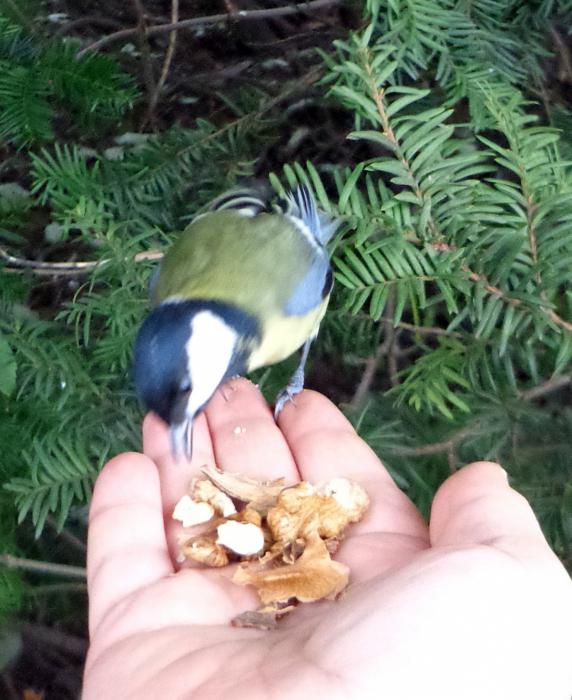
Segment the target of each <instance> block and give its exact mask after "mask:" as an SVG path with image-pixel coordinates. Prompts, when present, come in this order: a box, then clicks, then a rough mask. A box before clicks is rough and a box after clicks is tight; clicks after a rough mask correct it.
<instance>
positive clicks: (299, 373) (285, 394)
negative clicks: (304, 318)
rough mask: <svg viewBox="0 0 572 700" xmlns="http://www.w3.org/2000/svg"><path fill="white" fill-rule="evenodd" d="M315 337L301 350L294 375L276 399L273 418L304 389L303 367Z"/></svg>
mask: <svg viewBox="0 0 572 700" xmlns="http://www.w3.org/2000/svg"><path fill="white" fill-rule="evenodd" d="M314 337H315V336H312V337H311V338H309V339H308V340H307V341H306V342H305V343H304V347H303V348H302V354H301V356H300V362H299V363H298V366H297V367H296V369H295V370H294V374H293V375H292V376H291V377H290V380H289V381H288V384H286V386H285V387H284V389H282V391H281V392H280V393H279V394H278V396H277V397H276V403H275V406H274V418H278V416H279V414H280V411H281V410H282V409H283V408H284V406H285V405H286V404H287V403H288V401H293V400H294V396H296V394H299V393H300V392H301V391H302V389H303V388H304V367H305V365H306V360H307V359H308V353H309V352H310V345H312V341H313V340H314Z"/></svg>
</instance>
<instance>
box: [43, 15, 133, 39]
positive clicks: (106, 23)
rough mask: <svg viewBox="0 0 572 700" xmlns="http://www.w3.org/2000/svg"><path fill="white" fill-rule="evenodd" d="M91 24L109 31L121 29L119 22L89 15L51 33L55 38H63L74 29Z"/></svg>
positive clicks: (63, 25) (67, 23)
mask: <svg viewBox="0 0 572 700" xmlns="http://www.w3.org/2000/svg"><path fill="white" fill-rule="evenodd" d="M92 24H95V25H99V26H100V27H107V28H109V29H117V28H118V27H121V22H119V21H118V20H116V19H113V18H111V17H99V16H98V15H89V16H88V17H80V18H79V19H74V20H72V21H71V22H66V23H65V24H62V26H61V27H59V28H58V29H57V31H55V32H54V33H53V36H55V37H61V36H65V35H66V34H71V32H74V31H75V30H76V29H81V28H82V27H89V26H91V25H92Z"/></svg>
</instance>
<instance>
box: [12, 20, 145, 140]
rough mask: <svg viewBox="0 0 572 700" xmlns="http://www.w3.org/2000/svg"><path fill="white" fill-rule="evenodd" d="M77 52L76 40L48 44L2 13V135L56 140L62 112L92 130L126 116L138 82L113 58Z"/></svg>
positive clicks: (99, 128)
mask: <svg viewBox="0 0 572 700" xmlns="http://www.w3.org/2000/svg"><path fill="white" fill-rule="evenodd" d="M77 51H78V45H77V44H75V43H74V42H70V41H67V42H66V41H61V42H52V43H50V44H48V45H46V46H44V45H43V44H42V42H41V41H40V40H39V39H36V38H33V37H32V36H31V35H29V34H28V33H27V31H26V30H25V29H23V28H22V27H21V26H19V25H17V24H13V23H12V22H11V21H10V20H9V19H7V18H6V17H5V16H3V15H2V14H0V138H2V139H5V140H8V141H11V142H12V143H14V144H15V145H17V146H20V147H23V146H29V145H30V144H36V143H42V142H47V141H50V140H52V139H53V136H54V132H53V123H54V119H55V117H56V116H57V115H59V114H61V113H64V114H68V115H69V116H70V117H71V119H72V120H74V121H79V122H80V123H81V125H82V130H83V131H90V132H91V131H93V130H94V129H95V128H97V130H98V131H101V130H102V128H105V127H106V126H108V125H110V124H112V123H114V122H118V121H119V120H120V119H121V117H122V115H123V114H124V113H125V111H126V110H127V109H128V108H129V107H130V106H131V105H132V103H133V100H134V98H135V96H136V92H135V90H134V88H133V86H132V81H131V80H130V78H129V77H128V76H127V75H126V74H125V73H123V72H122V71H121V70H120V69H119V67H118V65H117V63H116V62H115V61H114V60H112V59H110V58H108V57H107V56H99V55H96V54H88V55H87V56H83V57H81V58H77Z"/></svg>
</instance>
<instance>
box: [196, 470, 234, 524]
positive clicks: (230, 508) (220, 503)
mask: <svg viewBox="0 0 572 700" xmlns="http://www.w3.org/2000/svg"><path fill="white" fill-rule="evenodd" d="M191 495H192V497H193V501H198V502H199V503H209V504H210V505H211V506H212V507H213V508H214V509H215V511H216V513H217V514H218V515H222V516H223V518H228V517H229V515H234V514H235V513H236V507H235V505H234V503H233V502H232V499H231V498H229V497H228V496H227V495H226V493H224V492H223V491H221V490H220V489H218V488H217V487H216V486H215V485H214V484H213V482H212V481H211V480H210V479H207V478H206V477H201V478H199V479H194V480H193V483H192V486H191Z"/></svg>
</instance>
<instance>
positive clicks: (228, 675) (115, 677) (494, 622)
mask: <svg viewBox="0 0 572 700" xmlns="http://www.w3.org/2000/svg"><path fill="white" fill-rule="evenodd" d="M224 391H225V396H226V399H225V398H223V397H222V396H221V393H220V392H217V394H216V396H215V397H214V398H213V399H212V400H211V402H210V404H209V406H208V408H207V410H206V412H205V414H204V415H202V416H200V417H199V418H198V419H197V420H196V422H195V427H194V441H193V449H194V455H193V460H192V463H191V464H190V465H186V466H182V465H180V464H174V463H173V461H172V459H171V456H170V443H169V437H168V432H167V428H166V427H165V426H164V425H163V424H162V423H161V422H160V421H159V419H158V418H156V417H154V416H153V415H149V416H147V418H146V419H145V422H144V425H143V445H144V452H145V456H144V455H141V454H137V453H126V454H122V455H119V456H118V457H115V458H114V459H112V460H111V461H110V462H109V463H108V464H107V465H106V466H105V468H104V469H103V471H102V473H101V474H100V476H99V478H98V480H97V483H96V486H95V491H94V495H93V501H92V506H91V513H90V527H89V538H88V582H89V592H90V634H91V648H90V651H89V654H88V659H87V663H86V670H85V682H84V693H83V700H115V699H116V698H118V699H119V698H120V699H121V700H128V699H129V698H144V699H145V700H155V698H161V700H162V699H163V698H165V699H168V700H178V699H182V698H192V699H193V700H203V699H204V700H207V699H208V700H219V699H222V698H225V699H226V698H231V699H232V700H243V699H246V698H248V700H261V699H262V698H277V699H280V700H283V699H284V700H286V699H294V698H306V697H313V696H315V695H316V694H318V693H320V694H321V695H322V696H323V697H324V699H327V700H342V699H344V700H345V699H349V698H355V699H356V700H368V699H369V698H376V700H377V699H383V700H417V699H418V698H424V699H425V700H433V699H434V700H449V699H450V700H473V699H474V700H477V699H478V700H485V699H486V700H497V699H498V700H513V699H514V700H529V699H530V700H569V698H570V693H571V691H572V667H571V664H570V630H572V584H571V582H570V579H569V578H568V576H567V574H566V572H565V570H564V568H563V567H562V565H561V564H560V563H559V561H558V560H557V558H556V557H555V556H554V554H553V553H552V552H551V551H550V549H549V547H548V545H547V543H546V541H545V539H544V537H543V535H542V533H541V531H540V528H539V526H538V523H537V521H536V519H535V517H534V515H533V513H532V510H531V508H530V506H529V505H528V503H527V501H526V500H525V499H524V498H523V497H522V496H520V495H519V494H518V493H516V492H515V491H513V490H512V489H511V488H510V487H509V486H508V483H507V480H506V475H505V472H504V471H503V470H502V469H501V468H500V467H499V466H498V465H495V464H492V463H488V462H478V463H475V464H472V465H469V466H468V467H465V468H464V469H461V470H460V471H459V472H457V473H456V474H454V475H453V476H451V477H450V478H449V479H447V481H446V482H445V483H444V484H443V485H442V487H441V488H440V489H439V491H438V493H437V495H436V497H435V500H434V503H433V507H432V513H431V520H430V523H429V526H427V524H426V523H425V522H424V521H423V519H422V518H421V516H420V514H419V513H418V511H417V510H416V508H415V507H414V506H413V504H412V503H411V502H410V501H409V499H408V498H407V497H406V496H405V495H404V494H403V493H402V492H401V491H400V490H399V489H398V488H397V486H396V485H395V483H394V482H393V480H392V479H391V477H390V476H389V474H388V472H387V471H386V470H385V469H384V467H383V466H382V465H381V463H380V462H379V460H378V459H377V457H376V456H375V455H374V454H373V452H372V451H371V450H370V449H369V448H368V447H367V445H366V444H365V443H364V442H363V441H362V440H361V439H360V438H359V437H358V436H357V435H356V433H355V432H354V430H353V428H352V427H351V425H350V424H349V423H348V421H347V420H346V419H345V418H344V417H343V416H342V414H341V413H340V412H339V411H338V410H337V409H336V408H335V407H334V406H333V404H331V403H330V402H329V401H328V400H327V399H325V398H324V397H323V396H321V395H319V394H316V393H314V392H310V391H305V392H303V393H302V394H300V395H298V396H297V397H296V405H288V406H286V408H285V409H284V411H283V412H282V413H281V415H280V417H279V420H278V426H277V425H276V424H275V423H274V419H273V416H272V413H271V412H270V410H269V409H268V407H267V406H266V404H265V402H264V400H263V398H262V396H261V394H260V393H259V392H258V390H257V389H256V388H255V387H254V386H253V385H251V384H250V383H248V382H246V381H245V380H233V381H232V382H231V383H230V384H229V385H227V386H226V387H225V389H224ZM237 425H238V426H242V427H244V428H245V429H246V430H244V431H235V430H234V428H235V427H236V426H237ZM215 463H216V464H217V465H218V466H219V467H221V468H222V469H224V470H229V471H235V472H241V473H243V474H248V475H251V476H255V477H258V478H265V479H271V478H278V477H280V476H283V477H285V479H286V481H287V482H291V483H294V482H296V481H298V480H299V479H306V480H308V481H312V482H317V481H321V480H326V479H328V478H331V477H333V476H346V477H348V478H351V479H353V480H355V481H357V482H359V483H360V484H361V485H363V486H364V488H365V489H366V490H367V492H368V494H369V496H370V498H371V506H370V509H369V511H368V513H367V514H366V516H365V518H364V519H363V520H362V521H361V522H360V523H358V524H357V525H354V526H352V527H350V529H349V530H348V534H347V538H346V539H345V540H344V542H343V544H342V546H341V548H340V549H339V551H338V553H337V554H336V559H339V560H341V561H343V562H345V563H346V564H348V565H349V566H350V569H351V574H350V587H349V588H348V589H347V592H345V594H344V595H343V596H342V597H341V598H340V599H339V600H338V601H335V602H334V601H320V602H316V603H312V604H306V605H301V606H299V607H298V608H297V609H296V610H295V611H294V612H293V613H291V614H290V615H289V616H287V617H286V618H284V619H283V620H281V621H280V623H279V626H278V629H277V630H274V631H271V632H265V631H259V630H253V629H240V628H233V627H231V626H230V624H229V621H230V620H231V619H232V618H233V617H234V616H235V615H237V614H238V613H241V612H243V611H245V610H247V609H253V608H255V607H257V599H256V596H255V594H254V592H253V591H252V590H251V589H250V588H249V587H246V588H243V587H239V586H236V585H235V584H233V583H231V582H230V580H229V574H228V573H227V570H226V569H222V570H220V569H202V568H185V569H182V570H178V567H177V565H176V564H175V563H174V560H175V556H176V536H177V531H178V528H179V525H178V524H177V523H175V522H174V521H173V520H172V519H171V513H172V511H173V507H174V504H175V503H176V502H177V501H178V500H179V498H180V497H181V496H182V495H183V494H184V493H186V490H187V486H188V482H189V480H190V478H191V477H192V476H193V475H197V474H199V470H200V467H201V466H202V465H204V464H211V465H212V464H215Z"/></svg>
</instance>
